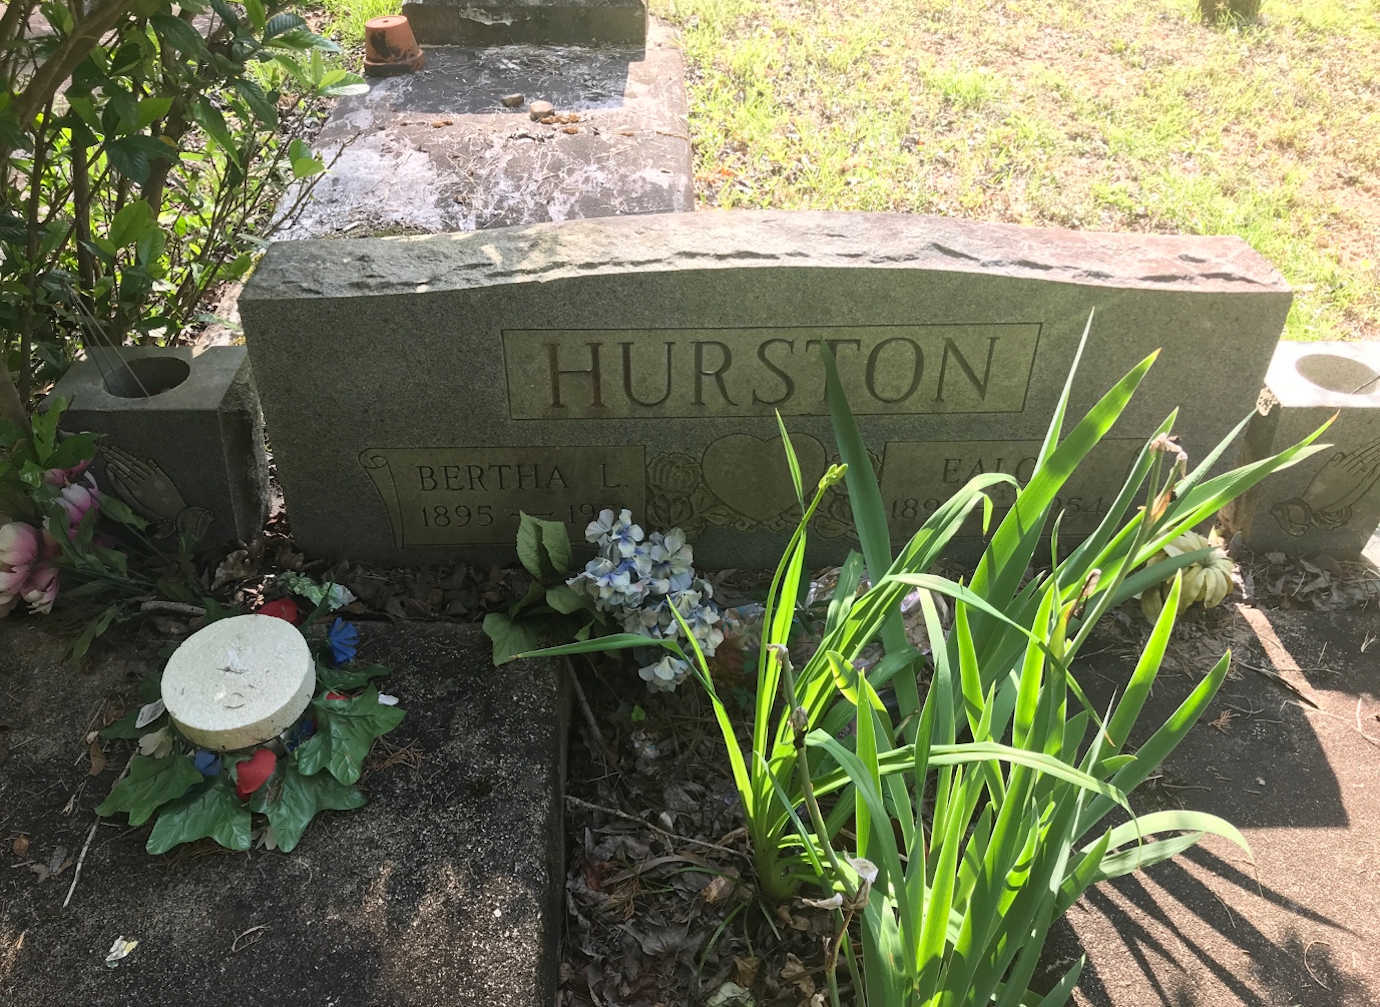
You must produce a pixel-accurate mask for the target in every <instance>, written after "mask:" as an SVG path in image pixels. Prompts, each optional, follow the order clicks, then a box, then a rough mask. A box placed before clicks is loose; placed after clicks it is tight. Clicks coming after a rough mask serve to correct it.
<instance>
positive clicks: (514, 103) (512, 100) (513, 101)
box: [498, 94, 526, 108]
mask: <svg viewBox="0 0 1380 1007" xmlns="http://www.w3.org/2000/svg"><path fill="white" fill-rule="evenodd" d="M525 97H526V95H522V94H505V95H504V96H503V97H502V98H500V99H498V100H499V101H501V102H503V105H504V107H505V108H517V107H518V106H519V105H521V104H522V101H523V99H524V98H525Z"/></svg>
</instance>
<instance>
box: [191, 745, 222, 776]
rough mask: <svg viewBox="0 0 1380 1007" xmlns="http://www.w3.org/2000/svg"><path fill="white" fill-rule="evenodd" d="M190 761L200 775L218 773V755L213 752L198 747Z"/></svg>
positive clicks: (214, 774)
mask: <svg viewBox="0 0 1380 1007" xmlns="http://www.w3.org/2000/svg"><path fill="white" fill-rule="evenodd" d="M192 763H193V764H194V765H195V766H196V771H197V772H198V773H200V774H201V775H202V776H219V775H220V756H219V755H217V754H216V753H215V752H208V751H207V750H206V749H204V748H198V749H197V750H196V755H194V756H192Z"/></svg>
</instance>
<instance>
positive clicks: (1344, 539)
mask: <svg viewBox="0 0 1380 1007" xmlns="http://www.w3.org/2000/svg"><path fill="white" fill-rule="evenodd" d="M1265 381H1266V389H1265V392H1264V393H1263V394H1262V396H1261V400H1260V406H1259V408H1258V411H1257V413H1256V415H1255V416H1254V417H1253V418H1252V420H1251V424H1250V427H1249V428H1248V430H1247V433H1246V438H1245V440H1246V444H1245V448H1244V453H1245V455H1246V458H1245V460H1246V461H1251V460H1254V459H1256V458H1262V457H1265V456H1266V455H1269V454H1272V453H1273V452H1276V451H1280V450H1282V449H1284V448H1287V447H1289V446H1290V445H1291V444H1295V443H1297V442H1298V441H1299V440H1300V439H1302V438H1303V437H1305V436H1307V435H1308V434H1309V433H1311V432H1312V431H1313V430H1316V429H1317V428H1318V427H1319V426H1321V425H1322V424H1323V423H1324V422H1326V420H1327V418H1328V417H1329V416H1331V415H1332V414H1333V413H1338V414H1339V415H1338V417H1337V421H1336V422H1335V423H1333V424H1332V426H1331V428H1330V429H1329V430H1328V431H1327V432H1326V433H1325V434H1323V436H1322V442H1325V443H1327V444H1330V445H1332V446H1331V447H1330V448H1328V449H1327V450H1325V451H1322V452H1319V453H1318V454H1316V455H1314V456H1313V457H1311V458H1309V459H1307V460H1305V461H1304V462H1302V463H1301V464H1299V465H1295V466H1293V467H1291V468H1288V469H1285V470H1284V471H1282V472H1276V473H1275V474H1274V475H1272V476H1270V477H1269V478H1267V479H1266V480H1265V481H1264V482H1262V483H1261V484H1260V485H1259V486H1257V487H1256V488H1255V489H1254V490H1252V491H1251V493H1249V494H1248V495H1247V496H1246V497H1245V498H1243V499H1242V500H1241V501H1239V502H1238V504H1237V505H1236V506H1235V507H1234V508H1233V509H1232V510H1231V511H1230V513H1229V514H1228V515H1227V522H1228V524H1229V525H1230V526H1231V527H1232V528H1233V530H1234V531H1238V532H1240V533H1241V534H1242V535H1243V536H1244V538H1245V541H1246V544H1247V545H1248V546H1250V547H1251V548H1252V549H1254V550H1256V551H1257V552H1283V553H1289V554H1293V555H1308V554H1312V553H1327V554H1330V555H1333V556H1337V557H1342V558H1354V557H1355V556H1357V555H1359V554H1360V553H1361V551H1362V550H1363V549H1364V548H1365V547H1366V542H1367V540H1368V539H1369V538H1370V537H1371V535H1372V533H1374V532H1375V530H1376V526H1377V524H1380V346H1377V345H1375V344H1372V343H1280V344H1279V346H1278V347H1277V348H1276V350H1275V355H1274V358H1273V359H1272V360H1271V363H1270V369H1269V372H1268V374H1267V376H1266V379H1265Z"/></svg>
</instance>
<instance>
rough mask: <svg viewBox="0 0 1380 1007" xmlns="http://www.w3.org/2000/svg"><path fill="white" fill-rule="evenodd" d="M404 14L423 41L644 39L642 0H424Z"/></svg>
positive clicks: (591, 41)
mask: <svg viewBox="0 0 1380 1007" xmlns="http://www.w3.org/2000/svg"><path fill="white" fill-rule="evenodd" d="M402 12H403V14H405V15H406V16H407V19H408V21H409V22H410V23H411V25H412V31H413V33H414V34H415V35H416V36H417V41H418V42H420V43H421V44H422V45H507V44H512V43H530V44H538V45H553V44H554V45H599V44H604V45H641V44H642V43H643V41H644V40H645V39H646V35H647V5H646V4H645V3H643V2H642V0H565V2H563V3H551V2H549V0H421V2H418V3H405V4H403V10H402Z"/></svg>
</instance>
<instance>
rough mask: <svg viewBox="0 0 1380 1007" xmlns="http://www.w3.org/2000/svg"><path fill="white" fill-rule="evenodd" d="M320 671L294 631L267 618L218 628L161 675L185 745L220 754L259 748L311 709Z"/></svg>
mask: <svg viewBox="0 0 1380 1007" xmlns="http://www.w3.org/2000/svg"><path fill="white" fill-rule="evenodd" d="M315 689H316V666H315V664H314V663H313V662H312V657H311V650H310V649H309V648H308V647H307V641H306V640H305V639H304V638H303V636H302V634H301V633H300V632H298V630H297V627H296V626H294V625H292V623H290V622H287V621H286V620H284V619H276V618H274V617H272V616H268V615H238V616H234V617H233V618H230V619H221V620H219V621H218V622H213V623H211V625H209V626H207V627H206V628H205V629H202V630H198V631H197V632H195V633H193V634H192V635H191V636H189V637H188V638H187V639H186V640H185V641H183V643H182V646H180V647H178V648H177V650H176V651H174V652H173V656H172V657H171V658H169V659H168V664H167V667H166V668H164V669H163V702H164V704H165V705H166V706H167V708H168V715H169V716H170V717H171V718H172V721H173V723H174V724H176V725H177V729H178V730H179V731H181V732H182V733H183V735H185V736H186V738H187V740H189V741H191V742H193V743H195V744H198V745H201V746H202V747H204V748H209V749H212V750H213V751H217V752H227V751H231V750H233V749H237V748H248V747H250V746H251V745H259V744H262V743H263V742H265V741H268V740H269V739H270V738H272V737H274V736H275V735H277V734H280V733H281V732H283V731H285V730H286V729H287V728H289V727H291V726H292V724H293V723H294V722H295V721H296V720H297V718H298V717H300V716H301V715H302V711H303V710H305V709H306V708H307V704H308V703H310V702H311V697H312V693H313V692H314V691H315Z"/></svg>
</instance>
